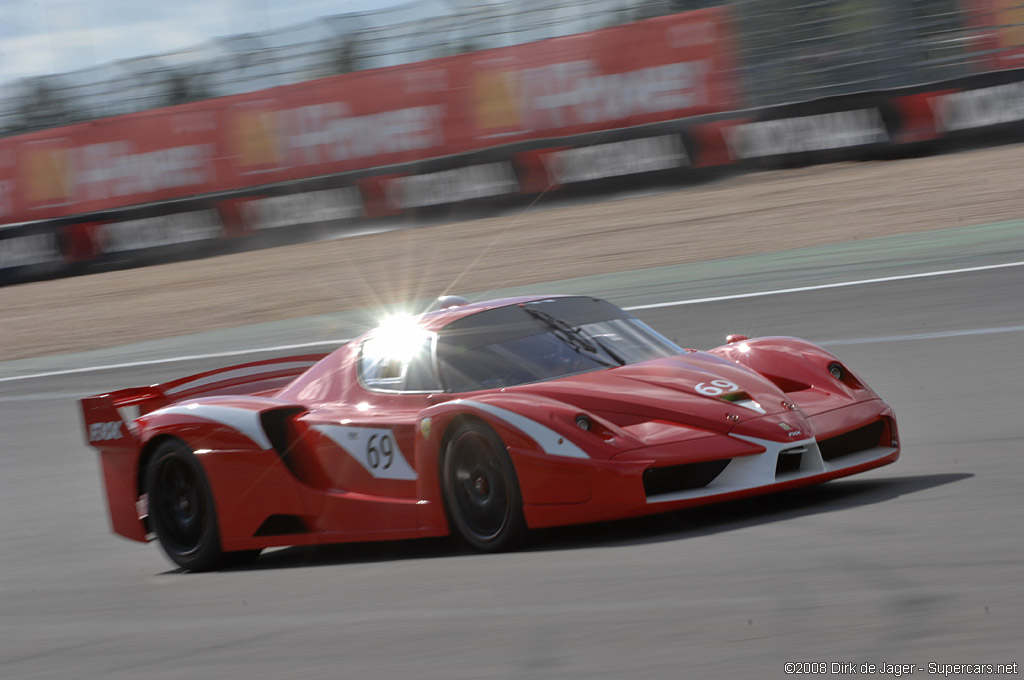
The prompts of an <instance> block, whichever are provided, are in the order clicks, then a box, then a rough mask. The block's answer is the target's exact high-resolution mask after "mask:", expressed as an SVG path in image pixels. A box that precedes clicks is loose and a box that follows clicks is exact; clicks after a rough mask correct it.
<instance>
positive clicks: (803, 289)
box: [623, 262, 1024, 312]
mask: <svg viewBox="0 0 1024 680" xmlns="http://www.w3.org/2000/svg"><path fill="white" fill-rule="evenodd" d="M1008 267H1024V262H1006V263H1003V264H988V265H984V266H981V267H964V268H963V269H944V270H942V271H937V272H922V273H920V274H901V275H899V276H883V277H880V278H877V279H862V280H860V281H843V282H841V283H822V284H819V285H816V286H800V287H799V288H779V289H778V290H764V291H759V292H757V293H740V294H738V295H719V296H716V297H706V298H696V299H693V300H677V301H675V302H656V303H654V304H651V305H637V306H635V307H624V308H623V309H625V310H626V311H628V312H632V311H635V310H638V309H659V308H661V307H680V306H682V305H697V304H701V303H702V302H721V301H723V300H742V299H744V298H755V297H764V296H765V295H782V294H784V293H803V292H806V291H809V290H826V289H828V288H847V287H849V286H864V285H867V284H869V283H889V282H891V281H908V280H910V279H927V278H931V277H934V276H949V275H950V274H968V273H970V272H984V271H989V270H991V269H1006V268H1008Z"/></svg>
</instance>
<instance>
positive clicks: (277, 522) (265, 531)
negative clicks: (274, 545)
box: [253, 515, 309, 536]
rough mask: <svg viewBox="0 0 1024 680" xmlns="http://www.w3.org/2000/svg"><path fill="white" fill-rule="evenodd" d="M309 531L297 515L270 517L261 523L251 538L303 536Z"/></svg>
mask: <svg viewBox="0 0 1024 680" xmlns="http://www.w3.org/2000/svg"><path fill="white" fill-rule="evenodd" d="M307 531H309V529H308V528H307V527H306V523H305V522H303V521H302V518H301V517H299V516H298V515H271V516H270V517H268V518H267V519H265V520H264V521H263V524H261V525H260V528H259V529H257V530H256V533H255V534H253V536H286V535H288V534H304V533H306V532H307Z"/></svg>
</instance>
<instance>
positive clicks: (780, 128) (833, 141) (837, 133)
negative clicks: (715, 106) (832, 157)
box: [727, 109, 889, 159]
mask: <svg viewBox="0 0 1024 680" xmlns="http://www.w3.org/2000/svg"><path fill="white" fill-rule="evenodd" d="M727 135H728V144H729V150H730V152H731V155H732V157H733V158H741V159H742V158H760V157H763V156H779V155H782V154H790V153H803V152H807V151H822V150H825V149H840V148H844V147H850V146H862V145H864V144H875V143H878V142H885V141H888V139H889V134H888V132H887V131H886V129H885V122H884V121H883V120H882V114H881V112H880V111H879V110H878V109H858V110H856V111H838V112H836V113H823V114H820V115H817V116H801V117H799V118H780V119H779V120H766V121H761V122H758V123H746V124H744V125H737V126H736V127H734V128H732V129H731V130H729V131H728V133H727Z"/></svg>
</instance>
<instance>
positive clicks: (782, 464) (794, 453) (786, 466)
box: [775, 446, 807, 477]
mask: <svg viewBox="0 0 1024 680" xmlns="http://www.w3.org/2000/svg"><path fill="white" fill-rule="evenodd" d="M805 453H807V447H806V446H795V447H793V448H791V449H786V450H784V451H780V452H779V458H778V460H777V461H776V462H775V476H776V477H778V476H779V475H788V474H791V473H793V472H800V462H801V461H802V460H803V458H804V454H805Z"/></svg>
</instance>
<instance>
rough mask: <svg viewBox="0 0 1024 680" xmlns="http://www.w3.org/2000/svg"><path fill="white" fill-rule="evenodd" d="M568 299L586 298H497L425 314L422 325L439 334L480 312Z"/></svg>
mask: <svg viewBox="0 0 1024 680" xmlns="http://www.w3.org/2000/svg"><path fill="white" fill-rule="evenodd" d="M566 297H584V296H574V295H523V296H518V297H506V298H497V299H495V300H483V301H480V302H470V303H468V304H465V305H458V306H457V307H449V308H448V309H441V310H438V311H436V312H429V313H427V314H424V315H423V316H422V317H421V318H420V320H419V323H420V325H421V326H422V327H423V328H424V329H425V330H428V331H433V332H437V331H440V330H441V329H442V328H444V327H445V326H447V325H448V324H450V323H452V322H453V321H457V320H458V319H464V318H466V317H467V316H473V315H474V314H479V313H480V312H486V311H487V310H490V309H497V308H499V307H508V306H510V305H518V304H523V303H527V302H536V301H537V300H552V299H555V298H566Z"/></svg>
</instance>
